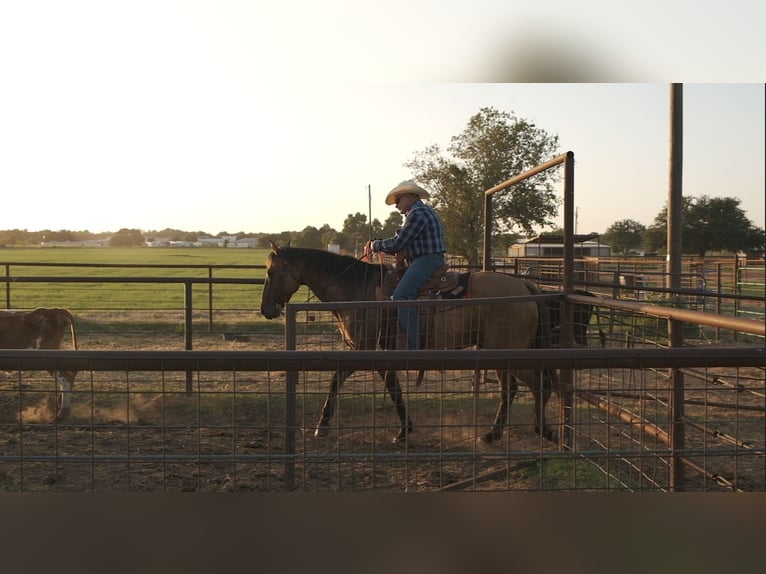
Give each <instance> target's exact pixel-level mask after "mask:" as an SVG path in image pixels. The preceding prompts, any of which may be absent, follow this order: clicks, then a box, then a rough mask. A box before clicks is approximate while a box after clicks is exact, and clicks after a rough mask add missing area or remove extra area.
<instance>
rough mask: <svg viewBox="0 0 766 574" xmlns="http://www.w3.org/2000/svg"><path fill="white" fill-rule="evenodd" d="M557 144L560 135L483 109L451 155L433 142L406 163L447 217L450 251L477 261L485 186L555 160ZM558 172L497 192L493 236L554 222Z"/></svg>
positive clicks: (528, 230)
mask: <svg viewBox="0 0 766 574" xmlns="http://www.w3.org/2000/svg"><path fill="white" fill-rule="evenodd" d="M557 149H558V136H551V135H549V134H548V133H547V132H545V131H544V130H542V129H540V128H537V127H536V126H535V125H534V124H532V123H529V122H528V121H526V120H524V119H520V118H517V117H516V116H515V115H513V114H512V113H510V114H509V113H507V112H502V111H498V110H495V109H494V108H482V109H481V110H480V111H479V113H478V114H476V115H474V116H473V117H471V118H470V119H469V120H468V125H467V126H466V128H465V130H463V132H462V133H460V134H458V135H457V136H453V137H452V139H451V144H450V145H449V147H448V148H447V150H446V151H447V155H443V154H442V152H441V150H440V148H439V146H438V145H432V146H429V147H427V148H426V149H425V150H423V151H422V152H419V153H417V154H416V156H415V157H414V158H413V159H412V160H410V161H408V162H407V163H405V166H406V167H407V168H409V169H411V170H412V172H413V174H414V179H416V180H417V181H419V182H420V183H421V184H423V185H424V187H425V188H426V189H428V191H429V192H430V193H431V203H432V205H433V206H434V208H435V209H436V210H437V211H438V212H439V214H440V215H441V217H442V220H443V221H444V227H445V234H446V241H447V246H448V249H449V251H450V253H452V254H455V255H462V256H463V257H465V258H466V259H467V260H468V263H469V264H470V265H478V264H479V263H480V254H479V253H480V247H481V245H482V243H483V237H484V191H485V190H487V189H489V188H491V187H493V186H495V185H497V184H498V183H501V182H502V181H505V180H506V179H508V178H510V177H512V176H514V175H516V174H519V173H522V172H524V171H527V170H528V169H530V168H532V167H534V166H536V165H538V164H540V163H542V162H544V161H547V160H549V159H551V157H553V156H554V154H555V153H556V151H557ZM558 177H559V176H558V174H556V173H552V172H550V171H545V172H542V173H540V174H537V175H535V176H534V177H532V178H529V179H527V180H525V181H523V182H521V183H519V184H516V185H515V186H513V187H512V188H511V189H510V190H508V191H505V192H501V193H498V194H495V195H494V196H493V200H492V202H493V207H492V214H493V220H492V230H491V233H492V235H493V237H495V236H497V235H500V234H507V233H509V232H513V231H514V230H515V229H520V230H522V231H524V232H525V233H526V234H527V235H533V234H534V228H535V227H536V226H546V225H551V224H552V222H551V221H549V218H551V217H553V216H555V215H556V214H557V212H558V201H557V199H556V196H555V193H554V190H553V182H554V181H556V180H557V179H558Z"/></svg>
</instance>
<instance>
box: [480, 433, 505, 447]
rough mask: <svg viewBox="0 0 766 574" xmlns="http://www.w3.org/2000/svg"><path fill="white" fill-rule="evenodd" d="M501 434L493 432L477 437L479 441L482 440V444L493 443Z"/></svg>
mask: <svg viewBox="0 0 766 574" xmlns="http://www.w3.org/2000/svg"><path fill="white" fill-rule="evenodd" d="M501 436H502V435H498V434H495V433H491V432H490V433H487V434H485V435H484V436H482V437H479V441H481V442H483V443H484V444H490V445H491V444H494V442H495V441H496V440H498V439H499V438H500V437H501Z"/></svg>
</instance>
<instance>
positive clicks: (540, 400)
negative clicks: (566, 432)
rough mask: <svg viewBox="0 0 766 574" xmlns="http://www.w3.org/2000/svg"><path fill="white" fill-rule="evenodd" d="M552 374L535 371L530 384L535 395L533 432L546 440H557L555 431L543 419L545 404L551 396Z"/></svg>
mask: <svg viewBox="0 0 766 574" xmlns="http://www.w3.org/2000/svg"><path fill="white" fill-rule="evenodd" d="M551 376H552V375H551V374H550V373H548V372H546V371H543V372H535V378H534V381H533V384H532V389H533V392H532V394H533V395H534V397H535V432H536V433H537V434H539V435H542V437H543V438H544V439H546V440H549V441H551V442H557V437H556V432H555V431H554V430H553V429H551V427H550V426H548V424H547V422H546V419H545V406H546V405H547V404H548V400H549V399H550V398H551V390H552V381H551V380H550V377H551Z"/></svg>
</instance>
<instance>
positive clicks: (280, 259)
mask: <svg viewBox="0 0 766 574" xmlns="http://www.w3.org/2000/svg"><path fill="white" fill-rule="evenodd" d="M269 243H270V244H271V253H269V255H268V257H267V258H266V281H265V282H264V284H263V296H262V297H261V314H262V315H263V316H264V317H266V318H267V319H276V318H277V317H279V315H280V314H281V313H282V307H284V305H285V303H287V302H288V301H289V300H290V297H292V296H293V293H295V292H296V291H297V290H298V288H299V287H300V286H301V280H300V279H299V278H298V276H297V275H296V271H295V269H294V268H293V266H292V265H290V263H288V262H287V260H286V259H285V257H284V249H285V247H288V246H289V245H290V244H289V243H288V244H287V245H286V246H285V247H277V246H276V244H275V243H274V242H272V241H270V242H269Z"/></svg>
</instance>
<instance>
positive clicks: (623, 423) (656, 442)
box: [0, 287, 766, 492]
mask: <svg viewBox="0 0 766 574" xmlns="http://www.w3.org/2000/svg"><path fill="white" fill-rule="evenodd" d="M246 288H247V287H246ZM595 303H596V304H597V306H598V309H599V312H598V313H597V314H594V315H593V317H592V318H591V329H590V331H589V346H588V348H569V349H566V348H560V349H556V348H554V349H548V350H536V351H502V352H495V351H487V350H484V351H482V350H466V351H459V352H442V351H422V352H417V353H415V354H413V352H398V351H370V352H369V353H368V352H347V351H343V350H342V348H343V343H342V341H341V339H340V336H339V334H338V333H337V330H336V329H335V327H334V324H333V323H332V321H331V317H330V314H329V310H328V309H327V308H323V307H322V305H319V304H317V303H313V302H312V303H298V304H295V305H291V315H290V316H288V317H287V318H286V319H285V321H286V322H285V324H284V325H279V326H278V329H276V330H272V331H271V332H264V331H262V330H260V329H258V328H256V326H255V325H253V324H252V323H250V322H248V321H247V315H248V314H249V313H245V315H246V316H245V317H243V319H244V320H243V321H242V322H241V323H240V324H238V325H237V331H236V334H237V335H238V336H235V337H231V336H229V337H224V335H226V334H227V333H229V331H228V329H231V326H232V325H233V324H235V323H230V322H227V323H226V324H225V325H226V326H225V327H224V328H225V329H227V331H225V332H223V333H222V332H220V331H218V332H213V333H210V332H206V331H207V329H205V328H204V327H205V323H204V321H203V322H202V323H201V325H202V328H198V329H196V330H195V333H194V350H184V345H185V342H186V340H187V337H186V336H185V335H184V333H183V332H170V333H167V332H166V333H165V334H161V333H160V334H156V333H155V334H153V335H152V334H149V333H145V332H144V333H136V332H105V331H104V330H99V327H98V325H97V322H96V321H95V320H94V319H92V318H91V319H88V318H87V317H86V319H85V320H84V321H81V324H82V325H83V328H82V329H81V331H80V333H79V334H78V336H79V339H80V345H79V346H80V348H81V349H82V350H80V351H77V352H74V351H13V352H12V351H0V369H2V370H4V371H5V373H4V375H3V377H2V380H1V381H0V433H2V435H3V436H2V440H0V444H2V445H3V447H2V452H1V453H0V488H2V490H4V491H48V490H55V491H82V490H93V491H113V490H117V491H122V490H130V491H198V492H225V491H285V490H295V489H297V490H302V491H321V490H333V491H335V490H341V491H434V490H464V491H465V490H470V491H478V490H481V491H487V490H504V491H529V490H566V491H572V490H578V491H579V490H588V491H602V490H621V491H622V490H625V491H636V490H638V491H647V490H649V491H664V490H671V489H672V488H671V485H672V484H673V482H672V480H671V478H672V477H671V476H670V475H671V473H672V472H676V473H678V472H683V473H684V474H685V477H684V479H683V482H682V484H683V488H684V489H685V490H692V491H710V490H746V491H752V490H755V491H763V490H764V489H766V480H765V479H764V476H765V474H766V471H765V465H764V436H765V435H766V428H765V423H764V396H765V395H766V393H765V392H764V391H766V384H765V383H764V369H763V347H762V341H763V339H762V334H761V335H760V336H759V335H757V334H756V335H753V334H750V333H746V332H744V331H742V330H739V329H742V327H743V325H744V326H745V327H751V326H752V327H753V328H754V330H756V331H757V328H756V327H755V326H756V325H760V329H761V330H762V328H763V327H762V323H760V322H756V321H748V320H747V319H744V320H741V321H743V323H742V324H740V323H735V324H730V321H731V320H732V319H731V318H727V317H720V316H717V315H712V314H696V313H695V312H693V311H688V313H695V314H694V315H693V316H692V317H694V318H697V317H700V318H701V319H706V320H707V321H708V322H709V323H710V324H707V325H705V324H703V323H701V322H700V323H699V324H694V325H692V324H691V323H690V322H688V321H687V323H686V324H687V325H690V326H691V327H692V328H691V329H689V336H688V337H687V341H686V345H685V347H684V348H681V349H667V348H666V347H665V345H666V336H667V334H666V331H667V325H666V323H667V320H668V317H667V316H664V317H663V316H662V314H663V313H672V312H674V311H673V310H672V309H669V308H666V307H661V306H654V307H655V308H654V309H650V308H648V307H649V306H646V307H647V308H645V309H643V310H639V309H636V308H631V307H630V306H631V305H643V304H639V303H635V302H627V301H624V302H622V303H621V304H619V305H621V306H622V307H621V308H620V307H618V308H614V307H611V308H610V307H609V306H608V305H611V303H610V301H608V300H606V299H597V300H596V301H595ZM435 304H438V303H435ZM626 306H627V307H626ZM651 311H655V312H656V313H659V315H652V314H651V313H650V312H651ZM231 314H232V313H231V312H228V313H227V316H230V315H231ZM235 314H236V313H235ZM181 315H183V313H181ZM200 316H201V318H203V319H204V318H205V314H204V313H201V314H200ZM197 318H199V317H197ZM688 318H689V317H687V319H688ZM110 324H113V323H110ZM596 325H598V327H599V328H600V329H602V330H603V331H605V333H607V336H606V339H605V344H606V348H602V347H601V340H600V339H599V338H598V335H597V332H598V329H597V328H596ZM285 327H288V328H287V334H288V335H289V336H290V338H289V339H287V340H286V339H285V335H284V334H283V329H284V328H285ZM732 327H733V328H734V329H732ZM735 333H736V338H735ZM700 347H701V348H702V349H703V351H702V352H700V351H699V349H700ZM293 348H294V349H295V350H292V349H293ZM285 349H287V350H285ZM540 352H542V353H543V354H542V355H540V354H539V353H540ZM525 361H526V362H527V363H537V362H539V361H545V363H546V364H547V365H553V366H555V367H556V368H559V369H563V371H562V372H567V371H568V370H570V369H571V373H572V386H573V391H574V397H573V398H574V401H573V403H572V407H571V410H570V412H569V413H568V414H567V415H566V417H563V416H562V417H561V419H559V420H561V421H563V422H562V424H565V425H566V426H563V427H562V428H561V436H562V437H564V436H567V435H568V436H569V442H568V443H567V444H565V445H564V446H563V447H562V446H561V445H556V444H553V443H550V442H548V441H545V440H544V439H541V438H540V437H539V436H538V435H536V434H534V430H533V421H534V413H533V407H532V404H533V401H532V397H531V396H530V394H529V392H528V390H527V389H526V388H525V387H522V388H521V389H520V392H519V396H518V397H517V399H516V401H515V402H514V405H513V408H512V409H511V412H510V424H509V427H508V432H507V433H506V435H505V436H504V438H503V439H502V441H500V442H499V444H496V445H492V446H487V445H484V444H483V443H481V442H480V441H478V440H477V438H478V437H479V436H480V435H481V434H482V433H483V432H485V431H486V428H487V426H488V424H489V423H490V421H491V419H492V416H493V409H494V407H495V404H496V397H495V384H494V383H493V382H492V381H487V380H486V379H482V381H481V382H480V384H479V385H478V386H477V387H474V386H473V381H474V376H475V370H476V369H482V370H483V369H485V368H490V367H494V366H497V364H504V363H507V362H513V363H514V364H516V365H518V364H519V363H523V362H525ZM51 363H53V364H55V365H58V366H60V367H62V368H72V369H76V370H78V371H80V373H81V374H80V377H79V379H78V383H77V385H76V386H75V389H74V393H73V404H72V412H71V415H70V418H68V419H67V420H66V421H59V422H57V423H53V422H52V411H51V408H50V399H51V397H52V396H53V392H52V391H53V389H52V388H51V381H50V380H49V378H48V377H47V376H44V374H42V373H41V372H40V370H42V369H47V368H49V367H50V366H51ZM350 365H353V366H354V367H355V368H358V369H359V370H358V372H357V373H356V374H355V375H354V376H353V377H352V378H351V379H349V380H348V381H347V382H346V384H345V386H344V387H343V388H342V391H341V393H342V394H341V399H340V401H339V408H338V411H337V413H336V417H335V419H334V420H333V427H332V429H331V432H330V434H329V436H328V437H327V438H323V439H316V438H314V436H313V428H314V425H315V424H316V419H317V417H318V415H319V411H320V409H321V404H322V401H323V400H324V397H325V395H326V389H327V385H328V383H329V378H330V375H331V372H332V371H333V370H335V369H337V368H340V367H341V366H343V367H347V366H350ZM388 365H390V366H391V368H396V369H397V370H399V372H400V376H401V377H402V384H403V387H404V388H405V394H406V400H407V403H408V406H409V409H410V412H411V414H412V418H413V420H414V423H415V432H414V433H413V435H412V437H411V439H410V440H409V441H407V443H405V444H403V445H394V444H392V442H391V438H392V436H393V435H394V434H395V432H396V428H397V425H398V420H397V417H396V415H395V414H394V413H393V409H392V406H391V403H390V401H389V400H388V397H387V396H386V394H385V391H384V389H383V387H382V384H381V383H380V380H379V379H378V378H377V376H375V378H373V376H372V375H371V374H370V372H369V370H370V369H372V368H373V367H375V368H377V367H379V366H388ZM421 367H423V368H427V373H426V377H425V380H424V382H423V384H422V385H421V386H420V387H416V386H415V385H414V380H415V375H416V372H417V370H418V369H419V368H421ZM676 371H681V372H683V374H684V376H683V380H684V395H683V399H682V404H683V412H682V422H683V426H684V429H685V442H684V444H683V447H682V448H681V449H680V450H679V449H678V448H676V447H674V446H673V445H672V443H670V442H669V440H670V439H669V435H670V434H672V432H673V428H674V426H673V424H672V420H673V418H672V409H671V406H670V405H671V403H672V402H673V392H672V386H671V382H670V380H669V377H670V376H671V375H672V374H673V373H674V372H676ZM560 406H561V401H560V400H554V401H552V403H551V404H550V405H549V413H550V416H551V418H552V419H553V420H557V413H558V411H560V410H561V409H560ZM675 428H678V427H677V426H676V427H675ZM674 460H676V461H678V464H679V465H680V466H673V461H674ZM679 469H683V470H679Z"/></svg>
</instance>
